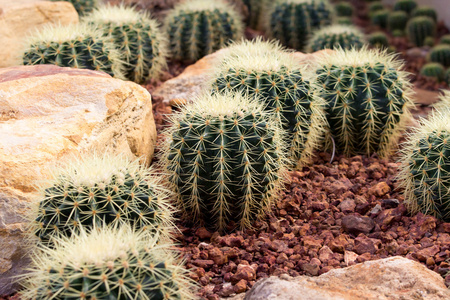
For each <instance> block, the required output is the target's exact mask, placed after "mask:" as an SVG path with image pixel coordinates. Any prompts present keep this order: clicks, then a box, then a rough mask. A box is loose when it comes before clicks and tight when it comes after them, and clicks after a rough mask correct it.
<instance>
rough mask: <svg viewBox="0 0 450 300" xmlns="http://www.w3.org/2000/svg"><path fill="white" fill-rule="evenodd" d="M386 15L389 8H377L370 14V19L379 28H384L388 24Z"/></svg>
mask: <svg viewBox="0 0 450 300" xmlns="http://www.w3.org/2000/svg"><path fill="white" fill-rule="evenodd" d="M388 16H389V10H387V9H383V10H377V11H376V12H374V13H373V14H372V16H371V17H370V20H371V21H372V24H373V25H376V26H379V27H380V28H386V27H387V24H388Z"/></svg>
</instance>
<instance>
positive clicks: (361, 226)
mask: <svg viewBox="0 0 450 300" xmlns="http://www.w3.org/2000/svg"><path fill="white" fill-rule="evenodd" d="M374 227H375V222H374V220H372V219H371V218H369V217H366V216H360V215H348V216H345V217H343V218H342V228H343V229H344V231H345V232H347V233H351V234H354V235H358V234H360V233H364V234H368V233H369V232H370V231H371V230H372V229H373V228H374Z"/></svg>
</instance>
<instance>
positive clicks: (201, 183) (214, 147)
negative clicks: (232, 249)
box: [161, 93, 286, 231]
mask: <svg viewBox="0 0 450 300" xmlns="http://www.w3.org/2000/svg"><path fill="white" fill-rule="evenodd" d="M281 134H282V132H281V128H279V126H278V123H277V122H276V121H275V120H271V118H270V117H269V115H268V113H267V112H265V111H264V110H263V107H262V105H260V104H259V103H256V102H255V101H254V100H250V99H249V98H248V97H244V96H242V95H241V94H225V95H219V94H216V95H210V94H207V93H205V94H203V95H201V96H199V97H198V98H197V99H195V101H194V102H193V103H192V104H191V105H189V106H187V107H184V108H182V110H181V112H180V113H177V114H175V115H174V116H172V126H171V127H170V129H169V130H168V131H167V132H166V135H167V139H166V141H167V143H166V145H165V146H164V151H163V155H164V157H163V158H162V159H161V162H162V163H163V164H164V168H165V170H166V172H167V174H168V180H169V182H170V183H171V184H172V186H173V189H174V190H175V191H176V192H177V194H178V205H179V207H180V209H181V210H182V211H183V212H184V213H185V217H186V218H187V219H188V220H191V221H200V222H201V223H203V225H204V226H206V227H208V228H212V229H217V230H220V231H222V230H224V229H225V228H227V226H230V225H231V222H234V224H236V225H238V226H240V227H241V228H245V227H250V226H251V224H252V222H253V221H254V220H256V219H257V218H259V217H261V216H262V215H263V214H264V213H265V212H266V210H267V209H269V208H270V206H271V203H272V201H273V200H274V199H277V197H278V194H279V191H280V189H281V187H282V182H283V180H284V176H285V175H284V171H285V167H286V162H285V158H284V153H285V151H286V149H285V146H284V142H283V140H282V137H281Z"/></svg>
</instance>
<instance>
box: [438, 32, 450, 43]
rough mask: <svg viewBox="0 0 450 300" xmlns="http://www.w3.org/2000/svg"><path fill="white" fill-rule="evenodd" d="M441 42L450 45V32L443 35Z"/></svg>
mask: <svg viewBox="0 0 450 300" xmlns="http://www.w3.org/2000/svg"><path fill="white" fill-rule="evenodd" d="M440 43H441V44H447V45H450V34H446V35H444V36H442V37H441V41H440Z"/></svg>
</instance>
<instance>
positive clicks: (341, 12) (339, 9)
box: [334, 2, 353, 17]
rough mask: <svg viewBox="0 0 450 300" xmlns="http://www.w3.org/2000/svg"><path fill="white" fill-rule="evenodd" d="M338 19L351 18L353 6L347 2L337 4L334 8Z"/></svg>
mask: <svg viewBox="0 0 450 300" xmlns="http://www.w3.org/2000/svg"><path fill="white" fill-rule="evenodd" d="M334 9H335V10H336V14H337V16H338V17H351V16H352V15H353V5H351V4H350V3H348V2H339V3H337V4H336V5H335V6H334Z"/></svg>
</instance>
